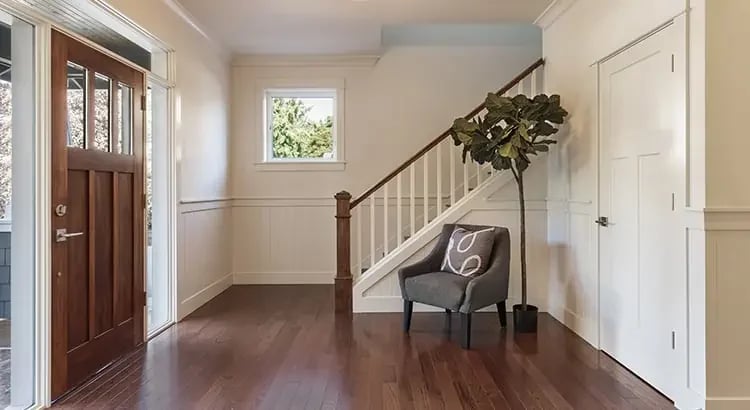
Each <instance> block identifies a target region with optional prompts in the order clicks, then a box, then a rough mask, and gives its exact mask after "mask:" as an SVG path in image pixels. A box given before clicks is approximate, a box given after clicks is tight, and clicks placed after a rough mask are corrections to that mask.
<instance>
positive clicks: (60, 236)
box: [55, 228, 83, 242]
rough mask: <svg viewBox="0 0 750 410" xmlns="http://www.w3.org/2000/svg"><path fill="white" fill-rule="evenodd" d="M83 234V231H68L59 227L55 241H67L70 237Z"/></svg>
mask: <svg viewBox="0 0 750 410" xmlns="http://www.w3.org/2000/svg"><path fill="white" fill-rule="evenodd" d="M81 235H83V232H72V233H68V230H67V229H65V228H62V229H58V230H57V231H56V235H55V242H65V241H67V240H68V238H74V237H76V236H81Z"/></svg>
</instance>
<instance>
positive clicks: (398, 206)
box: [396, 173, 404, 246]
mask: <svg viewBox="0 0 750 410" xmlns="http://www.w3.org/2000/svg"><path fill="white" fill-rule="evenodd" d="M402 214H403V204H402V203H401V174H400V173H399V174H398V175H396V244H397V246H401V241H402V240H403V239H404V235H403V233H402V232H403V230H402V229H401V226H402V223H403V220H402V219H403V218H402Z"/></svg>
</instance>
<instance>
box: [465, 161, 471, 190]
mask: <svg viewBox="0 0 750 410" xmlns="http://www.w3.org/2000/svg"><path fill="white" fill-rule="evenodd" d="M470 160H471V158H470V156H469V154H466V161H464V196H466V195H469V163H468V161H470Z"/></svg>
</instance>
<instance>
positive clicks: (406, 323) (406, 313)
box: [404, 300, 414, 333]
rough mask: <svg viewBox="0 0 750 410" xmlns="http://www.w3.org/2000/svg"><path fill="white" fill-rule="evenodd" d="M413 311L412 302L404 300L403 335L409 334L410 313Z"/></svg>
mask: <svg viewBox="0 0 750 410" xmlns="http://www.w3.org/2000/svg"><path fill="white" fill-rule="evenodd" d="M413 309H414V302H412V301H410V300H404V333H409V328H411V312H412V310H413Z"/></svg>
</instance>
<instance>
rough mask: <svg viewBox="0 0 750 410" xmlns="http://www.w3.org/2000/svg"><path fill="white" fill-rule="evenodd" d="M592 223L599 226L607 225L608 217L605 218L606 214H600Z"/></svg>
mask: <svg viewBox="0 0 750 410" xmlns="http://www.w3.org/2000/svg"><path fill="white" fill-rule="evenodd" d="M594 223H595V224H597V225H599V226H604V227H606V226H609V218H607V217H606V216H600V217H599V219H597V220H595V221H594Z"/></svg>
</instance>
